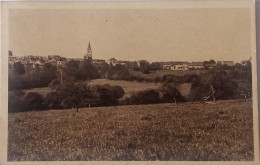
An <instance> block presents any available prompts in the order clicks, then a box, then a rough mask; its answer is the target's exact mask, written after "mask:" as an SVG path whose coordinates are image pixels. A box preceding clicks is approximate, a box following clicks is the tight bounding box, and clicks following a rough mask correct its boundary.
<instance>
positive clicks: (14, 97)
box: [8, 91, 26, 113]
mask: <svg viewBox="0 0 260 165" xmlns="http://www.w3.org/2000/svg"><path fill="white" fill-rule="evenodd" d="M24 95H25V93H24V92H22V91H12V92H9V93H8V112H10V113H13V112H23V111H25V110H26V104H25V101H24Z"/></svg>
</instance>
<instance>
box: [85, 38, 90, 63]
mask: <svg viewBox="0 0 260 165" xmlns="http://www.w3.org/2000/svg"><path fill="white" fill-rule="evenodd" d="M84 60H88V61H89V62H91V61H92V50H91V46H90V42H89V43H88V49H87V55H85V56H84Z"/></svg>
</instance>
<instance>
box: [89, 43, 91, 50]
mask: <svg viewBox="0 0 260 165" xmlns="http://www.w3.org/2000/svg"><path fill="white" fill-rule="evenodd" d="M88 50H91V46H90V42H89V43H88Z"/></svg>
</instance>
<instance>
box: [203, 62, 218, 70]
mask: <svg viewBox="0 0 260 165" xmlns="http://www.w3.org/2000/svg"><path fill="white" fill-rule="evenodd" d="M216 66H217V64H216V63H205V68H210V69H212V68H214V67H216Z"/></svg>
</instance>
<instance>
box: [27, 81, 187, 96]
mask: <svg viewBox="0 0 260 165" xmlns="http://www.w3.org/2000/svg"><path fill="white" fill-rule="evenodd" d="M104 84H110V85H119V86H121V87H122V88H123V89H124V91H125V96H130V95H131V94H133V93H135V92H139V91H143V90H146V89H155V90H157V89H159V88H160V86H161V83H148V82H134V81H125V80H108V79H95V80H91V81H90V82H89V85H104ZM190 87H191V84H190V83H185V84H181V85H180V86H179V90H180V92H181V94H182V95H183V96H187V95H188V94H189V92H190ZM23 91H24V92H25V93H29V92H38V93H40V94H42V95H43V96H46V94H47V93H49V92H52V89H51V88H50V87H44V88H33V89H26V90H23Z"/></svg>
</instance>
